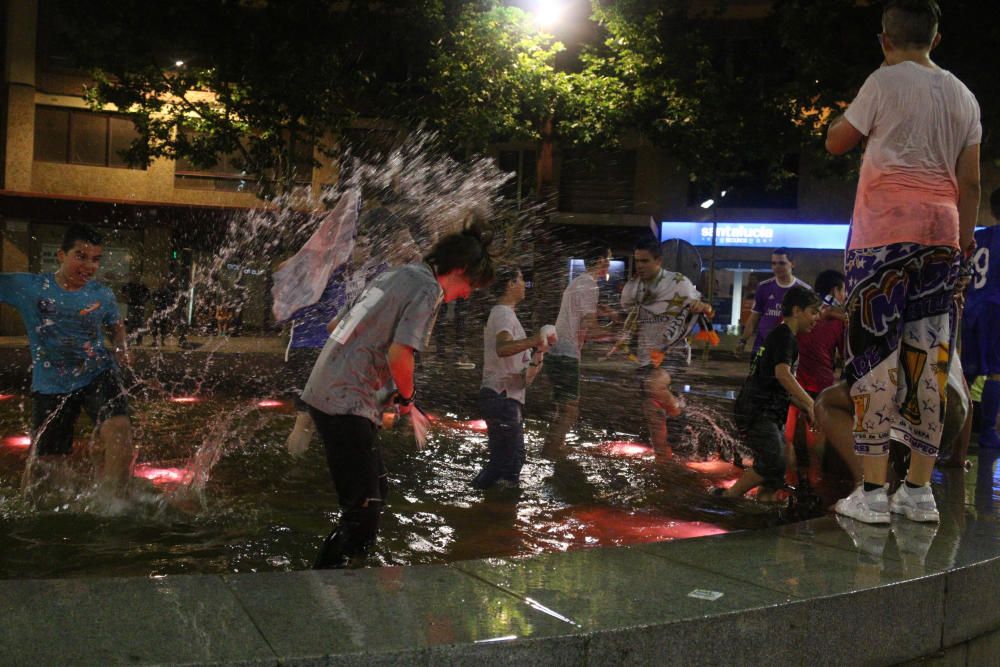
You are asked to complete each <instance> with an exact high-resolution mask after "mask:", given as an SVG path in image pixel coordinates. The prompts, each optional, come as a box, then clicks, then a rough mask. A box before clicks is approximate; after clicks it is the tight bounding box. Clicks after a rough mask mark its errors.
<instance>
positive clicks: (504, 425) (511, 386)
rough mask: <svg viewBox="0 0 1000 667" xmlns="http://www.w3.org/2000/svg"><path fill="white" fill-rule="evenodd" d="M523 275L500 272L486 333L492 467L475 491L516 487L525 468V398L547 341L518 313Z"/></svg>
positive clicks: (483, 390) (485, 393)
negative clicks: (523, 322) (531, 331)
mask: <svg viewBox="0 0 1000 667" xmlns="http://www.w3.org/2000/svg"><path fill="white" fill-rule="evenodd" d="M524 289H525V285H524V276H522V275H521V271H520V269H518V268H517V267H513V266H504V267H501V268H500V269H499V270H498V271H497V276H496V281H495V282H494V283H493V287H492V292H493V296H494V297H495V298H496V299H497V304H496V305H495V306H493V309H492V310H490V316H489V318H487V320H486V327H485V328H484V329H483V382H482V385H481V386H480V388H479V412H480V414H481V415H482V417H483V419H484V420H485V421H486V429H487V434H488V438H489V447H490V458H489V462H488V463H487V464H486V465H485V466H484V467H483V469H482V470H480V471H479V474H478V475H476V477H475V479H473V480H472V486H473V488H476V489H488V488H490V487H491V486H493V485H494V484H497V483H499V484H502V485H503V486H506V487H515V488H516V487H517V486H518V484H519V483H520V475H521V467H522V466H523V465H524V420H523V419H522V416H521V410H522V409H523V407H524V398H525V393H526V390H527V388H528V385H530V384H531V383H532V382H533V381H534V380H535V376H536V375H538V371H539V370H540V369H541V365H542V360H543V359H544V357H545V352H544V350H545V348H546V347H547V341H546V339H545V336H544V335H543V334H542V333H541V332H539V333H537V334H535V335H534V336H531V337H528V336H527V335H526V334H525V333H524V327H522V326H521V322H520V321H519V320H518V319H517V313H515V312H514V308H515V307H517V304H519V303H520V302H521V301H523V300H524Z"/></svg>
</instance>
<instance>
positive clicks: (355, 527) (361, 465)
mask: <svg viewBox="0 0 1000 667" xmlns="http://www.w3.org/2000/svg"><path fill="white" fill-rule="evenodd" d="M309 414H310V415H312V418H313V421H314V422H315V423H316V430H317V431H319V434H320V437H321V438H322V439H323V448H324V449H325V451H326V462H327V465H328V466H329V468H330V476H331V477H332V478H333V486H334V488H335V489H336V490H337V499H338V500H339V502H340V518H339V520H338V522H337V525H336V526H334V529H333V531H332V532H331V533H330V535H329V536H328V537H327V538H326V541H325V542H324V543H323V547H322V548H321V549H320V553H319V556H318V557H317V559H316V564H315V567H316V568H332V567H345V566H346V565H348V563H349V561H350V559H351V558H352V557H354V556H362V555H364V554H365V553H366V552H367V551H368V548H369V547H371V545H372V544H374V542H375V538H376V537H377V535H378V522H379V517H380V515H381V514H382V508H383V506H384V505H385V499H386V495H387V494H388V492H389V484H388V481H387V478H386V472H385V466H384V465H383V463H382V450H381V448H380V447H379V445H378V441H377V439H376V435H377V429H376V427H375V424H373V423H372V422H371V421H369V420H368V419H365V418H364V417H358V416H357V415H328V414H326V413H325V412H321V411H320V410H317V409H316V408H314V407H312V406H309Z"/></svg>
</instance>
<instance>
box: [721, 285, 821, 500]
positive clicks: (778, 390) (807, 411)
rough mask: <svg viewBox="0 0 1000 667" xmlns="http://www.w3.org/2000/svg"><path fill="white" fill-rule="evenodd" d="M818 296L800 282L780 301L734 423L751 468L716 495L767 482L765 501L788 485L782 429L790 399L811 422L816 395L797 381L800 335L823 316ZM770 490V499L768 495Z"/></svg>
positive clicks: (752, 366)
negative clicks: (776, 321)
mask: <svg viewBox="0 0 1000 667" xmlns="http://www.w3.org/2000/svg"><path fill="white" fill-rule="evenodd" d="M819 304H820V300H819V297H817V296H816V294H815V292H813V291H812V290H811V289H809V288H807V287H802V286H801V285H793V286H792V287H790V288H789V289H788V291H787V292H785V297H784V298H783V299H782V300H781V315H782V318H783V319H782V322H781V324H779V325H778V326H777V327H775V328H774V330H772V331H771V333H769V334H768V335H767V338H765V339H764V344H763V345H761V346H760V348H759V349H758V350H757V354H756V356H755V357H754V358H753V362H752V363H751V364H750V375H749V376H748V377H747V380H746V382H745V383H744V385H743V389H742V390H740V394H739V396H738V397H737V398H736V405H735V412H736V414H735V416H736V425H737V428H739V430H740V433H741V435H742V436H743V437H744V439H745V440H746V443H747V447H749V448H750V449H751V450H753V453H754V460H753V466H752V467H750V468H747V469H746V470H744V471H743V475H742V476H741V477H740V478H739V479H738V480H736V483H735V484H734V485H733V486H731V487H730V488H728V489H725V490H724V491H723V490H721V489H717V490H716V493H717V494H718V495H722V496H726V497H739V496H742V495H743V494H744V493H746V492H747V491H749V490H750V489H753V488H755V487H757V486H761V485H763V487H764V491H763V492H762V493H761V495H760V496H759V497H760V499H761V500H764V499H770V497H771V496H773V494H774V492H775V491H777V490H778V489H780V488H782V487H783V486H784V485H785V469H786V463H785V439H784V437H783V434H782V432H781V430H782V426H783V425H784V423H785V417H786V415H787V414H788V403H789V401H791V402H792V403H794V404H795V405H796V406H797V407H798V408H799V409H800V410H802V413H803V415H804V416H805V419H806V421H808V422H809V423H810V424H811V423H812V421H813V399H812V396H810V395H809V394H808V393H807V392H806V390H805V389H803V388H802V386H801V385H800V384H799V383H798V382H797V381H796V380H795V365H796V362H797V361H798V356H799V346H798V342H797V341H796V338H795V337H796V335H801V334H803V333H807V332H809V331H810V330H811V329H812V328H813V326H814V325H815V324H816V320H818V319H819ZM765 494H766V496H767V497H766V498H765Z"/></svg>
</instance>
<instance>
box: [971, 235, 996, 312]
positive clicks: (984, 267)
mask: <svg viewBox="0 0 1000 667" xmlns="http://www.w3.org/2000/svg"><path fill="white" fill-rule="evenodd" d="M972 266H973V269H974V270H975V275H974V276H973V277H972V279H971V280H970V281H969V291H968V292H967V293H966V302H965V303H966V306H965V307H966V312H968V311H970V310H975V309H976V308H978V307H980V304H987V303H988V304H994V305H996V304H1000V226H993V227H986V228H985V229H980V230H978V231H976V254H974V255H973V256H972Z"/></svg>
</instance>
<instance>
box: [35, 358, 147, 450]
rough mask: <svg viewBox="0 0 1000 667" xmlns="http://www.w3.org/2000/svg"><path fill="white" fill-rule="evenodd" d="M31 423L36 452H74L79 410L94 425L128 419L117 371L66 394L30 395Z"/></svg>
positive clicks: (111, 370)
mask: <svg viewBox="0 0 1000 667" xmlns="http://www.w3.org/2000/svg"><path fill="white" fill-rule="evenodd" d="M31 403H32V417H33V421H34V431H33V438H32V440H33V442H34V446H35V453H36V454H38V455H40V456H47V455H50V454H70V453H72V451H73V428H74V427H75V426H76V420H77V417H79V416H80V409H81V408H83V409H84V410H86V411H87V415H88V416H89V417H90V418H91V420H93V422H94V424H101V423H102V422H103V421H105V420H106V419H108V418H110V417H118V416H126V417H127V416H128V414H129V411H128V397H127V394H126V393H125V387H124V385H123V384H122V380H121V375H120V374H119V372H118V369H117V368H110V369H108V370H106V371H104V372H103V373H101V374H100V375H98V376H97V377H96V378H94V380H93V381H92V382H91V383H90V384H88V385H87V386H86V387H82V388H80V389H77V390H76V391H74V392H71V393H69V394H38V393H34V394H32V395H31Z"/></svg>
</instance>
